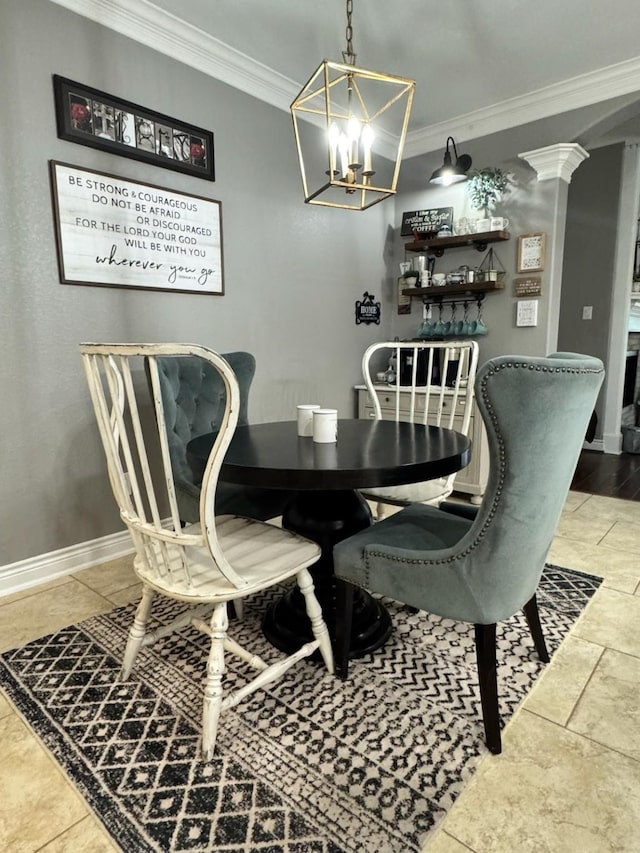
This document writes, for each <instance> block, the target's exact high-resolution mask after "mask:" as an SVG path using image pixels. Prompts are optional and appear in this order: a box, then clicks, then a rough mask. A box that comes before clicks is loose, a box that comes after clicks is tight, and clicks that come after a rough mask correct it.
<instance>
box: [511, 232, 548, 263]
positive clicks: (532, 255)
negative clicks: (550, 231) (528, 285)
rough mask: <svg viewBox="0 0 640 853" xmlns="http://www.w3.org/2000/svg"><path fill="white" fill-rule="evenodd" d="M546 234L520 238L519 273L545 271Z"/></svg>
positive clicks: (523, 235) (526, 235)
mask: <svg viewBox="0 0 640 853" xmlns="http://www.w3.org/2000/svg"><path fill="white" fill-rule="evenodd" d="M544 252H545V234H544V233H543V232H542V231H537V232H535V233H533V234H521V235H520V236H519V237H518V272H541V271H542V270H543V269H544Z"/></svg>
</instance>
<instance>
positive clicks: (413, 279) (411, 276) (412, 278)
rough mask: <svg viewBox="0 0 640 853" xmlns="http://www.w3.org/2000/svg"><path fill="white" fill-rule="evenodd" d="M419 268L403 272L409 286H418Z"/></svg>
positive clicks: (405, 281)
mask: <svg viewBox="0 0 640 853" xmlns="http://www.w3.org/2000/svg"><path fill="white" fill-rule="evenodd" d="M418 275H419V274H418V270H407V271H406V272H403V273H402V278H403V279H404V283H405V285H406V286H407V287H416V286H417V284H418Z"/></svg>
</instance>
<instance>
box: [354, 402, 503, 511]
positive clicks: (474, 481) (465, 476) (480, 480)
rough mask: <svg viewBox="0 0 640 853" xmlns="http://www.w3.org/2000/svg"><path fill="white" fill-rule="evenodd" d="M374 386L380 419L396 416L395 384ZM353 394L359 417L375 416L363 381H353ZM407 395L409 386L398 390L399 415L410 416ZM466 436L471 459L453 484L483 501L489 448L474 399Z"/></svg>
mask: <svg viewBox="0 0 640 853" xmlns="http://www.w3.org/2000/svg"><path fill="white" fill-rule="evenodd" d="M376 388H377V389H378V392H379V399H380V407H381V409H382V417H383V419H384V420H395V416H396V398H395V395H396V390H395V388H389V387H388V386H386V385H382V386H376ZM418 393H419V392H418ZM356 394H357V401H358V417H359V418H375V412H374V408H373V403H372V401H371V398H370V397H369V392H368V391H367V389H366V387H365V386H364V385H356ZM410 396H411V392H410V391H409V390H408V389H407V391H402V390H401V391H400V417H401V418H402V417H403V413H404V416H405V420H408V419H409V411H410ZM434 396H435V395H434ZM447 402H448V401H446V400H445V402H444V406H445V408H446V406H447ZM433 405H434V406H436V405H437V401H436V400H435V399H433ZM449 405H451V404H449ZM460 421H462V418H460ZM454 428H455V417H454ZM469 438H470V439H471V441H472V451H471V462H470V463H469V464H468V465H467V467H466V468H463V469H462V470H461V471H459V472H458V474H456V478H455V481H454V487H453V488H454V490H455V491H456V492H463V493H464V494H468V495H471V503H473V504H479V503H481V501H482V496H483V495H484V491H485V489H486V486H487V478H488V476H489V450H488V447H487V435H486V432H485V429H484V424H483V423H482V418H481V417H480V414H479V412H478V409H477V408H476V404H475V402H474V404H473V409H472V411H471V424H470V428H469Z"/></svg>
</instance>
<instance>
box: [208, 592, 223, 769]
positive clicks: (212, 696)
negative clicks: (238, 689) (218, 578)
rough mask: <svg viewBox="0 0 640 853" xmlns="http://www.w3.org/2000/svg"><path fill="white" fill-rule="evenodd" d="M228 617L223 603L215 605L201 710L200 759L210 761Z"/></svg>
mask: <svg viewBox="0 0 640 853" xmlns="http://www.w3.org/2000/svg"><path fill="white" fill-rule="evenodd" d="M228 626H229V617H228V616H227V605H226V603H225V602H223V603H222V604H216V606H215V609H214V611H213V614H212V615H211V649H210V651H209V660H208V663H207V680H206V683H205V687H204V704H203V709H202V759H203V761H211V759H212V758H213V750H214V747H215V745H216V734H217V732H218V719H219V717H220V709H221V706H222V676H223V675H224V641H225V637H226V636H227V628H228Z"/></svg>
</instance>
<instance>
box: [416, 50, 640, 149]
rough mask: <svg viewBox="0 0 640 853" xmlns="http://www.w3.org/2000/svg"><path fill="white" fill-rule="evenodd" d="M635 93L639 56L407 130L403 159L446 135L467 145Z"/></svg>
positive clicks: (437, 144)
mask: <svg viewBox="0 0 640 853" xmlns="http://www.w3.org/2000/svg"><path fill="white" fill-rule="evenodd" d="M639 90H640V57H635V58H633V59H628V60H625V61H624V62H619V63H616V64H615V65H609V66H607V67H606V68H599V69H598V70H597V71H590V72H589V73H588V74H581V75H580V76H579V77H572V78H571V79H569V80H562V81H561V82H559V83H554V84H553V85H551V86H545V88H543V89H537V90H536V91H534V92H528V93H527V94H525V95H519V96H518V97H516V98H509V99H508V100H506V101H501V102H500V103H498V104H493V105H492V106H490V107H482V108H481V109H478V110H474V111H473V112H470V113H466V114H465V115H460V116H456V117H454V118H452V119H447V120H446V121H441V122H438V123H437V124H432V125H429V127H425V128H422V129H421V130H414V131H411V132H410V133H408V134H407V142H406V144H405V157H415V156H416V155H417V154H426V153H428V152H430V151H437V150H438V149H439V148H442V140H443V138H446V137H447V136H453V137H455V138H456V139H459V140H460V142H467V141H469V140H470V139H478V138H479V137H482V136H488V135H489V134H491V133H498V132H500V131H503V130H509V129H510V128H512V127H519V126H520V125H522V124H527V123H528V122H531V121H540V119H544V118H548V117H549V116H553V115H559V114H560V113H564V112H569V111H570V110H576V109H580V107H588V106H592V105H593V104H597V103H600V101H607V100H609V99H610V98H617V97H618V96H620V95H629V94H631V93H633V92H637V91H639Z"/></svg>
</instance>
